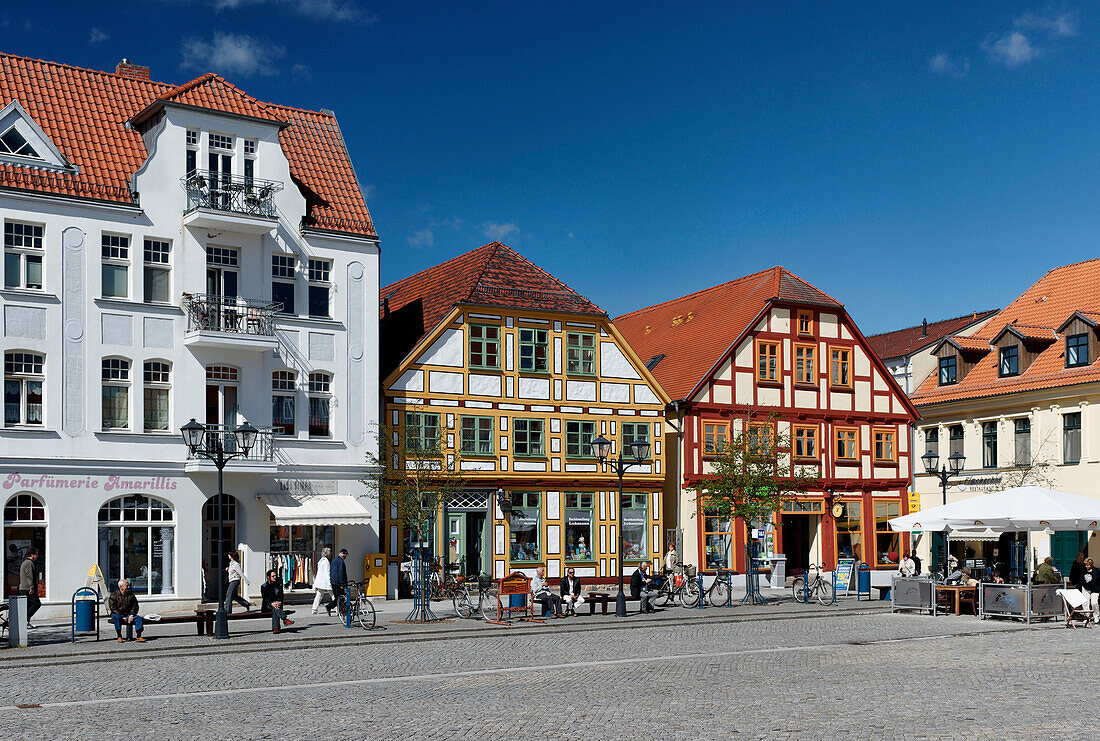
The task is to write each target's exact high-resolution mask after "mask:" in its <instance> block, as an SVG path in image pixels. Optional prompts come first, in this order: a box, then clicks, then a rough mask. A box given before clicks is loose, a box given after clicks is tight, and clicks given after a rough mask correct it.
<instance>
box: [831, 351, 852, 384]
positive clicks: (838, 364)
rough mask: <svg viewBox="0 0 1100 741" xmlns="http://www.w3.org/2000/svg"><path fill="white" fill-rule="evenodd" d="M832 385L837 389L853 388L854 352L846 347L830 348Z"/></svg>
mask: <svg viewBox="0 0 1100 741" xmlns="http://www.w3.org/2000/svg"><path fill="white" fill-rule="evenodd" d="M829 363H830V369H829V380H830V385H831V386H835V387H837V388H851V387H852V372H851V367H852V351H851V350H849V349H848V348H844V347H831V348H829Z"/></svg>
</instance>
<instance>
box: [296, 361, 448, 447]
mask: <svg viewBox="0 0 1100 741" xmlns="http://www.w3.org/2000/svg"><path fill="white" fill-rule="evenodd" d="M435 416H436V419H437V420H438V419H439V415H438V414H437V415H435ZM309 436H310V437H332V374H331V373H321V372H316V373H310V374H309Z"/></svg>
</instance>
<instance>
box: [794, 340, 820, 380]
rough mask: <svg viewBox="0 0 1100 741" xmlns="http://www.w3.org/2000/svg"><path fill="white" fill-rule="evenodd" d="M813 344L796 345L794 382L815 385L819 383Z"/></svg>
mask: <svg viewBox="0 0 1100 741" xmlns="http://www.w3.org/2000/svg"><path fill="white" fill-rule="evenodd" d="M814 354H815V348H814V346H813V345H795V346H794V382H795V383H801V384H808V385H811V386H812V385H814V384H816V383H817V365H816V363H815V362H814Z"/></svg>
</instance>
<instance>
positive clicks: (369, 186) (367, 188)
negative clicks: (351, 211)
mask: <svg viewBox="0 0 1100 741" xmlns="http://www.w3.org/2000/svg"><path fill="white" fill-rule="evenodd" d="M359 189H360V190H361V191H363V200H364V201H369V200H370V199H372V198H374V191H375V188H374V183H364V184H363V185H362V186H361V187H360V188H359Z"/></svg>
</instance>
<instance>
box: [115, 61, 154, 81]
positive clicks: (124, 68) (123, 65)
mask: <svg viewBox="0 0 1100 741" xmlns="http://www.w3.org/2000/svg"><path fill="white" fill-rule="evenodd" d="M115 74H116V75H122V76H123V77H132V78H133V79H135V80H148V79H149V68H148V67H142V66H141V65H140V64H131V63H130V60H129V59H126V58H125V57H123V59H122V61H121V62H119V63H118V66H117V67H115Z"/></svg>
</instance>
